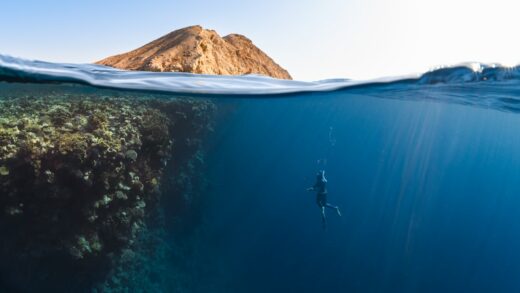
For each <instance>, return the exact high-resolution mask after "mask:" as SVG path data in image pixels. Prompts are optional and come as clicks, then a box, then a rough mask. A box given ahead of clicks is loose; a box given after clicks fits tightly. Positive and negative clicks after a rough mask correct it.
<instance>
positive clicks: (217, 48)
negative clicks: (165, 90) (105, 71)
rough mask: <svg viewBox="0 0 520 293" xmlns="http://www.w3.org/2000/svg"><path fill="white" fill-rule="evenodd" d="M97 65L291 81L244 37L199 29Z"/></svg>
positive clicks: (169, 36)
mask: <svg viewBox="0 0 520 293" xmlns="http://www.w3.org/2000/svg"><path fill="white" fill-rule="evenodd" d="M97 63H98V64H102V65H107V66H112V67H116V68H119V69H127V70H142V71H175V72H191V73H199V74H218V75H242V74H261V75H266V76H271V77H274V78H280V79H292V78H291V75H290V74H289V72H287V70H285V69H283V68H282V67H281V66H280V65H278V64H277V63H276V62H275V61H274V60H273V59H271V58H270V57H269V56H268V55H267V54H266V53H264V52H263V51H262V50H260V49H259V48H258V47H256V46H255V45H254V44H253V42H252V41H251V40H250V39H248V38H246V37H245V36H243V35H239V34H230V35H227V36H225V37H221V36H220V35H219V34H218V33H217V32H216V31H214V30H208V29H204V28H202V27H201V26H198V25H195V26H190V27H186V28H183V29H179V30H176V31H173V32H171V33H169V34H167V35H165V36H163V37H161V38H159V39H157V40H155V41H153V42H150V43H148V44H146V45H144V46H142V47H140V48H138V49H136V50H133V51H130V52H127V53H124V54H119V55H115V56H111V57H108V58H106V59H103V60H101V61H98V62H97Z"/></svg>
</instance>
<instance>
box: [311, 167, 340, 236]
mask: <svg viewBox="0 0 520 293" xmlns="http://www.w3.org/2000/svg"><path fill="white" fill-rule="evenodd" d="M307 191H315V192H316V203H317V204H318V207H320V209H321V220H322V224H323V228H324V229H325V228H326V227H327V219H326V217H325V208H326V207H327V208H331V209H335V210H336V213H338V216H340V217H341V212H340V211H339V207H338V206H334V205H331V204H330V203H328V202H327V179H326V178H325V170H320V171H318V174H316V183H315V184H314V186H313V187H309V188H307Z"/></svg>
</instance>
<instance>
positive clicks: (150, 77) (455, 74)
mask: <svg viewBox="0 0 520 293" xmlns="http://www.w3.org/2000/svg"><path fill="white" fill-rule="evenodd" d="M505 80H520V69H519V67H518V66H517V67H503V66H499V65H483V64H480V63H467V64H463V65H459V66H454V67H446V68H440V69H436V70H433V71H430V72H427V73H424V74H422V75H409V76H399V77H388V78H379V79H372V80H365V81H359V80H350V79H328V80H321V81H315V82H304V81H294V80H280V79H274V78H270V77H265V76H260V75H243V76H216V75H201V74H191V73H180V72H141V71H125V70H119V69H114V68H111V67H106V66H101V65H94V64H67V63H51V62H43V61H31V60H25V59H20V58H15V57H11V56H6V55H0V81H14V82H35V83H63V82H67V83H81V84H88V85H92V86H97V87H103V88H113V89H125V90H142V91H157V92H167V93H175V94H203V95H279V94H296V93H303V92H326V91H336V90H342V89H349V88H359V87H366V86H373V85H381V84H395V83H414V84H418V85H432V84H460V83H473V82H482V81H505Z"/></svg>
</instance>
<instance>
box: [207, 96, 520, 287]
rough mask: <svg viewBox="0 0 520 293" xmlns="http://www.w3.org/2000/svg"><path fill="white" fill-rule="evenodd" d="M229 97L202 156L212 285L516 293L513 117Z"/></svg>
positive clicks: (393, 104) (342, 99)
mask: <svg viewBox="0 0 520 293" xmlns="http://www.w3.org/2000/svg"><path fill="white" fill-rule="evenodd" d="M230 103H232V104H236V106H237V108H236V113H235V115H233V116H232V117H230V118H229V120H228V121H227V124H225V125H221V126H220V130H217V132H216V133H215V138H214V139H215V140H216V143H215V146H214V148H213V149H212V150H211V152H210V158H211V160H210V162H209V166H210V168H211V174H212V178H211V181H212V182H214V183H215V186H214V189H213V190H212V197H211V198H214V199H215V201H214V202H212V204H211V205H210V208H209V210H208V211H207V217H208V218H209V219H210V220H209V221H208V223H210V224H209V226H208V227H207V228H208V230H209V231H211V233H212V234H211V236H212V238H209V239H208V241H207V242H206V243H207V247H206V248H207V252H206V253H208V254H209V257H214V258H215V259H217V260H218V262H219V264H220V265H221V267H220V268H221V273H222V275H223V277H222V278H223V279H222V280H221V281H222V283H221V284H220V287H219V288H220V289H221V290H219V292H516V291H518V290H520V281H518V278H517V277H516V276H517V275H518V274H519V273H520V256H519V254H518V253H517V249H518V247H519V245H520V237H519V235H520V224H519V222H518V215H519V214H520V200H519V198H518V195H519V194H520V184H519V181H518V179H519V178H520V170H519V168H518V166H519V164H520V152H519V151H518V150H519V149H520V136H519V128H518V127H517V125H520V117H519V116H518V115H517V114H513V113H505V112H501V111H497V110H489V109H482V108H477V107H473V106H464V105H457V104H449V103H439V102H431V101H406V100H389V99H381V98H373V97H368V96H366V95H358V94H347V93H344V94H341V95H336V96H330V95H329V96H323V97H321V96H319V95H316V96H310V97H305V98H293V99H282V100H245V101H244V100H240V101H231V102H230ZM330 127H332V128H333V136H334V140H335V144H334V146H331V141H330V139H329V132H330ZM323 158H326V159H327V163H326V165H325V166H324V164H323V163H321V164H318V162H317V161H318V160H320V159H323ZM319 168H324V169H325V170H326V174H327V179H328V188H329V200H330V202H332V203H333V204H337V205H339V206H340V207H341V209H342V212H343V216H342V217H341V218H340V217H338V216H337V215H336V214H335V213H334V212H333V211H332V212H331V211H328V229H327V230H326V231H324V230H323V229H322V227H321V221H320V215H319V209H318V207H317V206H316V204H315V196H314V194H312V193H309V192H306V191H305V188H306V187H308V186H312V184H313V183H314V178H315V177H314V176H315V172H316V171H317V170H318V169H319Z"/></svg>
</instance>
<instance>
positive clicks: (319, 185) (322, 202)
mask: <svg viewBox="0 0 520 293" xmlns="http://www.w3.org/2000/svg"><path fill="white" fill-rule="evenodd" d="M312 190H313V191H316V203H317V204H318V206H319V207H320V208H322V207H328V208H332V209H337V208H338V207H337V206H334V205H331V204H330V203H328V202H327V180H326V179H325V178H322V177H321V176H319V177H318V178H317V179H316V183H315V184H314V186H313V187H312Z"/></svg>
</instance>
